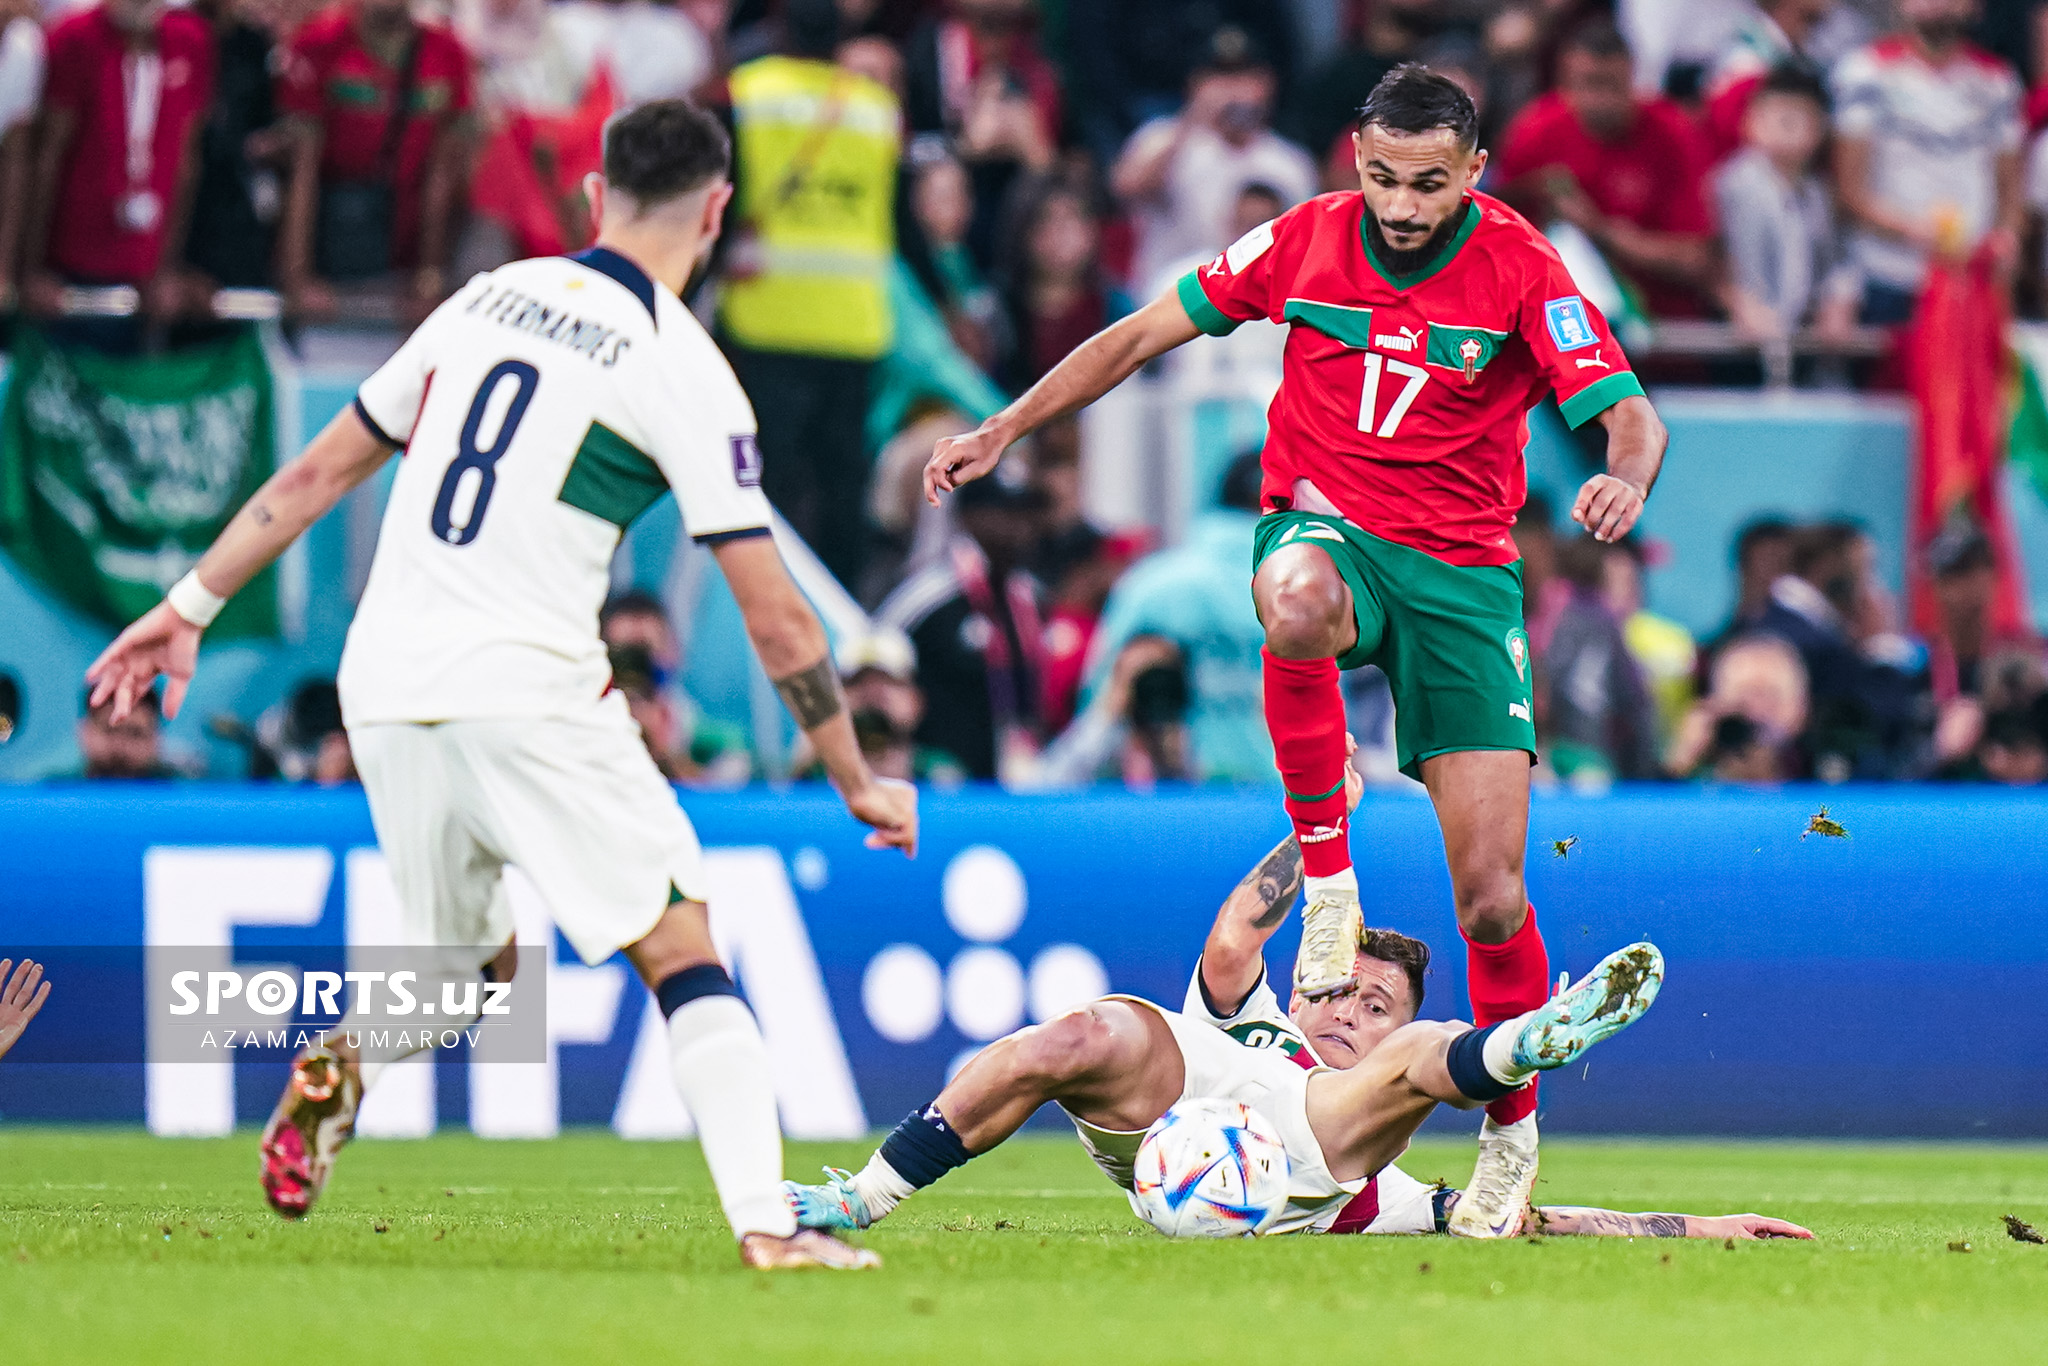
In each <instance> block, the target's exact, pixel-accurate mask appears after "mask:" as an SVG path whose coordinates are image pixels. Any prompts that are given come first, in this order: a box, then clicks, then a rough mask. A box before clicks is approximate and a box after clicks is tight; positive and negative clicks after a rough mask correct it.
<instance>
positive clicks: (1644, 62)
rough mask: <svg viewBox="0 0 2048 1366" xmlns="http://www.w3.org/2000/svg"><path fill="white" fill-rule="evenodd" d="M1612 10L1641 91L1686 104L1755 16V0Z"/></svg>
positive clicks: (1621, 5) (1659, 2)
mask: <svg viewBox="0 0 2048 1366" xmlns="http://www.w3.org/2000/svg"><path fill="white" fill-rule="evenodd" d="M1613 9H1614V22H1615V26H1616V27H1617V28H1619V29H1620V30H1621V33H1622V36H1623V37H1625V38H1626V39H1627V40H1628V45H1629V50H1630V51H1631V52H1633V53H1634V54H1635V83H1636V89H1637V90H1639V91H1641V92H1642V93H1643V94H1644V95H1646V96H1647V95H1669V96H1671V97H1672V98H1673V99H1675V100H1678V101H1680V102H1682V103H1684V104H1687V105H1692V104H1695V103H1697V102H1698V99H1699V94H1700V87H1701V85H1702V83H1703V82H1704V79H1705V77H1706V74H1707V72H1709V71H1711V70H1712V69H1713V68H1714V66H1715V65H1716V64H1717V63H1718V62H1719V60H1720V57H1721V54H1722V53H1724V52H1726V51H1727V50H1728V48H1729V46H1730V45H1731V44H1733V43H1734V42H1735V40H1736V35H1737V33H1739V32H1740V31H1741V28H1742V21H1743V19H1744V18H1745V17H1747V15H1749V14H1750V13H1753V10H1752V8H1751V0H1614V6H1613Z"/></svg>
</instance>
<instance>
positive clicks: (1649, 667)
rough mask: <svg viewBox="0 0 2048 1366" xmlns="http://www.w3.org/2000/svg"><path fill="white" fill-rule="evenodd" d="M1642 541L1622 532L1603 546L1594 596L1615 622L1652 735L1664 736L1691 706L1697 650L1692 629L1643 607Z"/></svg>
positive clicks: (1671, 731)
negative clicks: (1639, 682) (1646, 695)
mask: <svg viewBox="0 0 2048 1366" xmlns="http://www.w3.org/2000/svg"><path fill="white" fill-rule="evenodd" d="M1645 567H1646V565H1645V558H1644V555H1643V545H1642V542H1641V541H1639V540H1637V539H1636V538H1635V537H1634V536H1632V535H1631V536H1625V537H1623V538H1622V539H1621V540H1619V541H1617V542H1615V543H1614V544H1612V545H1609V546H1608V547H1607V549H1606V552H1605V554H1604V555H1603V556H1602V557H1601V561H1600V597H1601V600H1602V601H1603V602H1605V603H1606V604H1607V610H1608V611H1609V612H1611V613H1613V615H1614V619H1615V620H1616V621H1618V622H1620V623H1621V634H1622V639H1623V641H1625V642H1626V643H1627V645H1628V652H1629V655H1630V656H1631V657H1632V658H1634V660H1635V662H1636V668H1637V669H1639V670H1641V672H1642V675H1643V681H1644V683H1645V684H1646V685H1647V686H1648V687H1649V689H1650V698H1651V700H1652V701H1653V702H1654V703H1655V704H1656V710H1657V733H1658V736H1659V737H1660V739H1661V738H1663V737H1668V736H1670V735H1671V734H1672V733H1673V731H1675V730H1676V729H1677V727H1678V723H1679V721H1680V720H1681V719H1683V718H1684V716H1685V713H1686V709H1687V708H1689V707H1691V706H1692V697H1693V692H1692V688H1693V675H1694V673H1695V671H1696V670H1697V669H1698V666H1699V651H1698V649H1697V647H1695V646H1694V644H1693V639H1692V632H1690V631H1688V630H1686V629H1685V627H1683V626H1681V625H1679V624H1678V623H1677V622H1675V621H1673V620H1672V619H1671V618H1669V617H1660V616H1658V615H1657V614H1656V613H1655V612H1652V611H1651V610H1650V609H1649V608H1648V607H1647V606H1645V605H1644V593H1643V571H1644V569H1645Z"/></svg>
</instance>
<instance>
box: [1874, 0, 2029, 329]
mask: <svg viewBox="0 0 2048 1366" xmlns="http://www.w3.org/2000/svg"><path fill="white" fill-rule="evenodd" d="M1975 14H1976V4H1975V0H1899V17H1900V18H1901V19H1902V20H1904V21H1905V29H1904V31H1903V32H1902V33H1900V34H1899V35H1898V36H1896V37H1892V38H1886V39H1884V40H1883V41H1881V42H1878V43H1874V44H1872V45H1871V46H1869V47H1867V48H1864V49H1862V50H1861V51H1859V52H1855V53H1852V54H1850V55H1849V56H1848V57H1845V58H1844V59H1843V60H1842V62H1841V63H1840V64H1839V65H1838V66H1837V67H1836V68H1835V72H1834V86H1835V176H1836V192H1837V194H1838V195H1839V196H1840V198H1841V202H1842V208H1843V211H1844V213H1845V214H1846V215H1847V216H1848V218H1849V220H1850V222H1851V223H1852V224H1853V225H1854V232H1853V233H1852V235H1851V237H1850V240H1849V253H1850V260H1851V262H1852V263H1853V264H1854V265H1855V266H1856V267H1857V268H1858V270H1859V271H1860V272H1861V273H1862V276H1863V310H1862V312H1863V321H1864V322H1866V323H1871V324H1874V325H1879V326H1889V325H1892V324H1897V323H1903V322H1905V321H1906V320H1907V319H1908V318H1910V317H1911V316H1912V313H1913V305H1914V302H1915V300H1916V299H1917V297H1918V295H1919V292H1920V286H1921V284H1922V282H1923V280H1924V279H1925V277H1926V273H1927V264H1928V259H1929V258H1930V257H1931V256H1939V257H1942V258H1944V259H1947V260H1951V261H1962V260H1964V259H1967V258H1968V257H1970V256H1971V255H1972V254H1974V253H1976V252H1978V251H1980V250H1982V251H1983V252H1984V253H1985V254H1986V255H1987V256H1988V257H1989V258H1990V259H1991V260H1992V261H1993V262H1994V263H1995V264H1997V265H1998V266H1999V267H2000V268H2001V269H2003V270H2010V269H2011V268H2012V266H2013V265H2014V264H2015V263H2016V261H2017V254H2018V249H2019V233H2020V229H2021V226H2022V224H2021V216H2022V212H2023V207H2022V204H2021V196H2020V170H2021V167H2020V139H2021V135H2022V132H2023V128H2022V123H2021V118H2020V86H2019V80H2018V78H2017V77H2015V76H2014V75H2013V73H2012V71H2011V69H2010V68H2008V67H2007V66H2005V65H2004V64H2003V63H2001V62H1999V61H1998V60H1997V59H1995V58H1993V57H1991V56H1989V55H1987V54H1985V53H1983V52H1980V51H1978V50H1977V49H1976V48H1973V47H1971V46H1970V45H1969V44H1968V43H1967V42H1965V41H1964V34H1965V33H1966V31H1967V30H1968V28H1969V24H1970V20H1971V19H1972V18H1973V17H1974V16H1975Z"/></svg>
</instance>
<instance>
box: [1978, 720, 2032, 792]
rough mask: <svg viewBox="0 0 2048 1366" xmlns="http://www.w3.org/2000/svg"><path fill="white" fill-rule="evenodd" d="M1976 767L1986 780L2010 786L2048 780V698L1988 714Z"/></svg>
mask: <svg viewBox="0 0 2048 1366" xmlns="http://www.w3.org/2000/svg"><path fill="white" fill-rule="evenodd" d="M1977 769H1978V772H1979V773H1980V774H1981V775H1982V776H1983V777H1984V778H1985V779H1986V780H1988V781H1990V782H1994V783H2003V784H2005V785H2006V786H2008V787H2034V786H2037V785H2039V784H2040V783H2041V782H2043V781H2048V698H2036V699H2035V701H2034V703H2033V705H2031V706H2028V707H2015V708H2010V709H2008V710H2004V711H1996V712H1993V713H1992V714H1991V715H1989V716H1987V717H1986V718H1985V719H1984V739H1983V742H1982V743H1981V744H1980V745H1979V746H1978V747H1977Z"/></svg>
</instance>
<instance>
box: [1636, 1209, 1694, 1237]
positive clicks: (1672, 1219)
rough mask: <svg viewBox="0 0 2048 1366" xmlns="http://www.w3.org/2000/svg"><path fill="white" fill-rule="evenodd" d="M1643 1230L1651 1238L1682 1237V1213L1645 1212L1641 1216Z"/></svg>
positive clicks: (1683, 1231) (1683, 1224) (1683, 1225)
mask: <svg viewBox="0 0 2048 1366" xmlns="http://www.w3.org/2000/svg"><path fill="white" fill-rule="evenodd" d="M1642 1220H1643V1232H1645V1233H1647V1234H1649V1235H1650V1236H1651V1237H1652V1238H1683V1237H1684V1236H1685V1216H1684V1215H1683V1214H1645V1215H1643V1216H1642Z"/></svg>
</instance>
